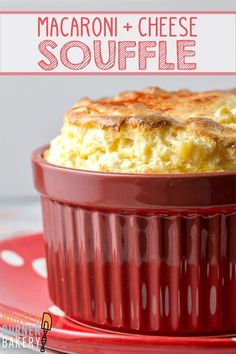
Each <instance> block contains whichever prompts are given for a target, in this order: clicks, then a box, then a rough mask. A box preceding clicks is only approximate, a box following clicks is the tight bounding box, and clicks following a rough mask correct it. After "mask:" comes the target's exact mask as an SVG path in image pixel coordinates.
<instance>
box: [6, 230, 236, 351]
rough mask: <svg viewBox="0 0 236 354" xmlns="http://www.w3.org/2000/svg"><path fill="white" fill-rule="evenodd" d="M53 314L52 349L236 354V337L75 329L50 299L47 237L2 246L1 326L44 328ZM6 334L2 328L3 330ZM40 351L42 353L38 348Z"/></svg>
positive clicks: (26, 238)
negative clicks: (46, 317)
mask: <svg viewBox="0 0 236 354" xmlns="http://www.w3.org/2000/svg"><path fill="white" fill-rule="evenodd" d="M43 312H50V313H51V314H52V330H51V331H49V332H48V334H47V339H48V341H47V347H48V348H51V349H55V350H59V351H63V352H65V353H80V354H94V353H97V354H99V353H100V354H116V353H117V354H118V353H119V354H120V353H122V352H127V353H130V354H137V353H139V354H144V353H145V354H146V353H153V354H154V353H155V354H165V353H166V354H167V353H168V354H171V353H175V354H184V353H188V354H198V353H199V354H230V353H232V354H235V353H236V341H235V340H236V338H197V337H189V338H186V337H158V336H144V335H130V334H122V333H114V332H108V331H103V330H97V329H95V328H89V327H86V326H83V325H78V324H75V323H73V322H71V321H69V320H68V319H66V318H65V317H64V314H63V312H62V311H60V310H59V309H58V308H57V307H56V306H54V305H53V303H52V302H51V300H50V299H49V296H48V290H47V279H46V267H45V258H44V246H43V239H42V234H34V235H27V236H21V237H18V238H13V239H9V240H5V241H2V242H1V243H0V326H1V328H2V325H3V324H5V325H6V324H7V325H12V324H13V323H14V322H13V321H16V320H18V321H19V320H21V321H23V322H24V323H27V324H36V323H38V324H40V322H41V317H42V314H43ZM1 332H2V329H1ZM38 350H39V349H38Z"/></svg>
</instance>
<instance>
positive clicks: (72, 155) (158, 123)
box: [44, 87, 236, 173]
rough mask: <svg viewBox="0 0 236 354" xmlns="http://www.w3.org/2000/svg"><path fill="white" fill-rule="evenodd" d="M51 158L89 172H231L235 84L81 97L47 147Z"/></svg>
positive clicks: (235, 158) (235, 160) (235, 150)
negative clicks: (199, 89) (197, 89)
mask: <svg viewBox="0 0 236 354" xmlns="http://www.w3.org/2000/svg"><path fill="white" fill-rule="evenodd" d="M44 157H45V159H46V160H47V161H48V162H50V163H53V164H56V165H60V166H65V167H70V168H77V169H84V170H90V171H104V172H123V173H191V172H217V171H236V89H232V90H225V91H223V90H221V91H220V90H218V91H208V92H200V93H196V92H189V91H187V90H180V91H176V92H167V91H164V90H162V89H160V88H157V87H151V88H146V89H144V90H142V91H138V92H123V93H120V94H118V95H117V96H115V97H114V98H104V99H100V100H94V101H93V100H90V99H88V98H84V99H81V100H80V101H79V102H78V103H77V104H76V105H75V106H74V107H72V108H71V109H70V110H69V111H68V112H67V113H66V114H65V121H64V125H63V127H62V131H61V134H60V135H59V136H58V137H56V138H55V139H54V140H53V141H52V142H51V145H50V148H49V149H48V150H47V151H46V152H45V156H44Z"/></svg>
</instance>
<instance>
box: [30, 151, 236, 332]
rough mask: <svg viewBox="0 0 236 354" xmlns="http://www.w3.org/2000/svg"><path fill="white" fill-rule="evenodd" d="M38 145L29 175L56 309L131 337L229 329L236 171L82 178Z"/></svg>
mask: <svg viewBox="0 0 236 354" xmlns="http://www.w3.org/2000/svg"><path fill="white" fill-rule="evenodd" d="M45 148H46V147H43V148H41V149H39V150H36V151H35V152H34V153H33V170H34V181H35V186H36V188H37V190H38V191H39V192H40V193H41V195H42V210H43V221H44V235H45V243H46V256H47V267H48V281H49V292H50V296H51V299H52V300H53V301H54V303H55V304H56V305H58V306H59V307H60V308H61V309H63V310H64V311H65V313H66V314H67V315H68V316H69V317H70V318H72V319H73V320H76V321H79V322H82V323H86V324H89V325H93V326H97V327H102V328H106V329H111V330H117V331H125V332H130V333H141V334H158V335H159V334H161V335H223V334H232V333H235V332H236V301H235V299H236V173H215V174H213V173H209V174H186V175H182V174H179V175H132V174H113V173H99V172H89V171H81V170H75V169H69V168H63V167H58V166H55V165H52V164H49V163H47V162H45V161H44V160H43V158H42V154H43V151H44V150H45Z"/></svg>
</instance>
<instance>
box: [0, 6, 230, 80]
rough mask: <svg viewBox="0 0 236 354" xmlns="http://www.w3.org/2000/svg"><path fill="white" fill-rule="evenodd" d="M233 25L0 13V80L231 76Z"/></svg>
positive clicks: (218, 19)
mask: <svg viewBox="0 0 236 354" xmlns="http://www.w3.org/2000/svg"><path fill="white" fill-rule="evenodd" d="M235 23H236V14H235V13H169V12H168V13H158V12H156V13H153V12H152V13H144V12H142V13H137V12H136V13H131V12H123V13H121V12H114V13H95V12H94V13H91V12H89V13H1V14H0V54H1V56H0V75H4V74H5V75H6V74H10V75H11V74H22V75H27V74H29V75H31V74H46V75H51V74H56V75H59V74H72V75H78V74H80V75H81V74H84V75H85V74H86V75H88V74H102V75H106V74H119V75H122V74H135V75H139V74H141V75H148V74H150V75H155V74H165V75H167V74H170V75H171V74H207V73H208V74H230V75H233V74H235V72H236V54H235V53H236V30H235V28H236V26H235Z"/></svg>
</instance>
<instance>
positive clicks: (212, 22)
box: [0, 14, 236, 73]
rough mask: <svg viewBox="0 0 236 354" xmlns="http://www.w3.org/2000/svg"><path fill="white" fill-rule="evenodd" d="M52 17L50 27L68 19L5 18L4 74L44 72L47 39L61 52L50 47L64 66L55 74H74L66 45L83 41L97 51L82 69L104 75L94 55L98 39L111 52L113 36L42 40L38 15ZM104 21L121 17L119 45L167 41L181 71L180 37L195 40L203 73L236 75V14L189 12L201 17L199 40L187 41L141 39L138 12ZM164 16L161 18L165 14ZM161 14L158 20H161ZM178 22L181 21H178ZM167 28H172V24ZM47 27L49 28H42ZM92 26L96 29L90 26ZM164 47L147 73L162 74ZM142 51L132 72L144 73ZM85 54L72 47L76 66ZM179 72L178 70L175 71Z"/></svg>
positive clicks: (131, 64) (132, 64)
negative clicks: (42, 48)
mask: <svg viewBox="0 0 236 354" xmlns="http://www.w3.org/2000/svg"><path fill="white" fill-rule="evenodd" d="M144 15H145V16H147V17H150V18H151V19H152V20H151V21H152V23H153V22H154V21H155V17H156V16H158V14H152V15H150V14H144ZM39 16H40V17H42V18H45V17H48V18H49V23H50V20H51V19H52V18H56V19H57V21H58V24H60V20H61V19H62V18H63V15H59V14H50V15H43V14H42V15H36V14H30V15H29V14H28V15H27V14H20V15H17V14H16V15H9V14H8V15H7V14H6V15H1V18H0V21H1V30H0V33H1V36H0V44H1V45H0V50H1V71H3V72H4V71H6V72H44V73H45V71H44V70H42V69H41V68H40V67H39V65H38V62H39V61H40V60H45V59H46V58H45V56H44V55H42V54H40V52H39V50H38V44H39V43H40V42H41V41H43V40H45V39H50V40H53V41H54V42H55V43H56V44H57V48H55V49H53V50H52V49H50V51H51V52H52V53H53V54H54V55H56V57H57V59H58V67H57V68H55V69H54V70H53V72H57V71H58V72H73V71H72V70H70V69H67V68H66V67H65V66H63V65H62V64H61V61H60V49H61V48H62V46H63V45H64V44H65V43H67V42H69V41H70V40H80V41H82V42H84V43H85V44H87V45H88V46H89V48H90V50H91V61H90V63H89V64H88V65H87V66H86V67H85V68H84V69H83V70H82V71H85V72H100V70H99V69H98V68H97V67H96V65H95V63H94V53H93V50H92V48H93V40H101V41H102V49H103V50H106V48H107V41H108V40H109V38H107V37H105V38H104V36H103V35H101V36H100V37H94V36H93V35H91V37H86V36H84V37H82V38H77V37H66V38H63V37H61V36H59V37H56V36H52V37H46V36H43V35H42V36H41V37H40V38H38V36H37V23H38V17H39ZM66 16H67V17H68V18H70V19H72V18H73V17H74V16H75V17H76V18H77V20H78V21H79V17H80V16H79V15H69V14H67V15H66ZM83 16H86V17H88V19H89V20H90V22H92V20H93V19H94V18H95V17H97V16H98V15H96V14H83ZM100 16H101V18H104V17H107V18H112V17H117V22H118V37H117V38H115V37H113V38H110V39H111V40H115V41H116V43H118V41H125V40H135V41H136V42H138V41H148V40H152V41H159V40H166V41H167V48H168V50H167V59H168V61H169V62H173V63H175V67H176V62H177V60H176V41H177V39H182V40H183V39H184V40H195V42H196V47H187V48H186V49H187V50H194V51H195V52H196V56H195V57H194V58H186V62H187V63H196V65H197V69H196V70H195V71H198V72H234V71H235V61H236V58H235V43H236V40H235V19H236V16H235V15H231V14H222V15H210V14H196V15H195V14H185V15H184V16H185V17H186V18H190V17H191V16H196V17H197V19H196V20H195V21H194V23H195V24H196V25H195V27H194V30H193V33H194V34H196V35H197V37H193V38H191V37H189V36H187V37H186V38H181V37H174V38H173V37H172V38H170V37H169V38H168V37H166V38H156V37H155V35H152V36H151V37H145V38H144V37H141V36H139V35H138V21H139V19H140V18H141V17H142V16H143V15H138V14H109V15H100ZM159 16H160V15H159ZM159 16H158V17H159ZM161 16H167V17H171V16H175V17H177V18H179V17H181V15H176V14H172V15H168V14H162V15H161ZM127 22H129V23H130V24H131V25H132V26H133V28H132V29H131V30H130V31H129V32H126V30H125V29H124V28H123V26H124V25H125V24H126V23H127ZM66 23H67V26H66V25H65V26H66V27H65V28H68V29H69V28H70V27H69V24H70V22H69V21H67V22H66ZM176 23H177V21H176ZM166 27H167V26H166ZM42 28H43V26H42ZM90 28H91V27H90ZM178 28H179V26H178V25H176V31H177V33H178ZM157 48H158V46H157V47H156V48H154V51H155V52H156V53H157V54H156V57H155V58H152V59H149V60H148V62H147V70H146V71H150V72H156V71H158V69H157V68H158V49H157ZM133 50H134V51H135V53H136V55H135V58H132V59H128V60H127V70H126V71H129V72H137V71H138V54H137V53H138V45H137V46H136V48H134V49H133ZM81 56H82V52H81V50H80V49H71V50H70V51H69V57H70V60H72V62H74V63H77V62H80V61H81ZM115 58H116V60H115V62H116V63H115V66H114V68H112V69H111V70H109V71H111V72H119V70H118V65H117V63H118V57H117V52H116V56H115ZM46 62H48V60H47V59H46ZM175 71H178V70H177V69H176V68H175Z"/></svg>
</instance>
